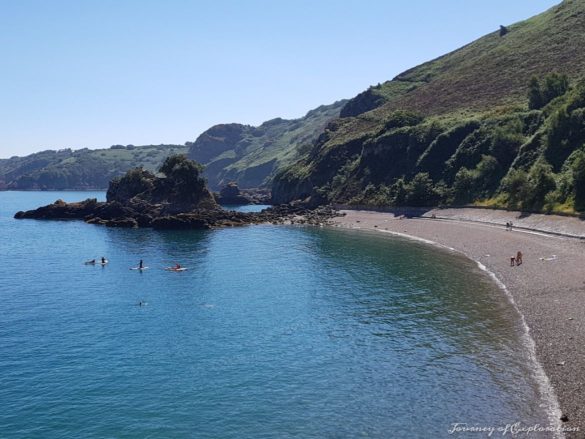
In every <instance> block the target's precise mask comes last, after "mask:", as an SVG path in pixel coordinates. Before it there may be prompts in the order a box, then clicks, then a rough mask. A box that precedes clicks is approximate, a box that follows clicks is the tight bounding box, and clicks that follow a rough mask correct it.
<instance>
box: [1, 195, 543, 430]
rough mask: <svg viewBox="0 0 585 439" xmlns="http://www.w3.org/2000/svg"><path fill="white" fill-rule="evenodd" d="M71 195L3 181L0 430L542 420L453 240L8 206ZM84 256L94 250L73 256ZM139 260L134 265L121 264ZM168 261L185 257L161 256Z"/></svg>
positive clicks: (510, 326)
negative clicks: (134, 222) (135, 224)
mask: <svg viewBox="0 0 585 439" xmlns="http://www.w3.org/2000/svg"><path fill="white" fill-rule="evenodd" d="M88 196H97V197H98V198H101V199H103V198H104V194H103V193H89V194H88V193H76V192H67V193H66V192H64V193H55V192H0V437H3V438H4V437H7V438H82V437H83V438H118V437H120V438H122V437H123V438H288V437H295V438H353V437H368V438H436V437H457V436H450V435H449V434H448V429H449V428H450V426H451V424H452V423H454V422H467V423H469V424H478V425H502V424H506V423H508V422H515V421H522V422H524V423H526V424H530V423H536V422H541V423H545V424H546V407H543V404H542V403H541V399H540V397H539V393H538V386H537V383H536V379H535V377H534V372H533V368H532V367H531V366H530V362H529V361H528V360H527V356H528V354H527V350H526V349H525V348H524V347H523V346H522V344H521V343H520V341H519V340H520V336H521V333H522V328H521V326H520V324H519V323H518V316H517V315H516V314H515V313H514V311H513V310H512V309H511V306H510V305H509V303H508V302H507V300H506V298H505V297H504V295H503V293H501V292H500V291H498V290H497V288H496V287H494V285H493V284H492V283H491V282H490V281H489V280H488V278H487V276H485V275H483V274H482V273H481V272H480V271H479V270H478V269H477V268H476V267H475V265H474V264H473V263H471V262H469V261H466V260H465V259H462V258H461V257H458V256H453V255H450V254H448V253H445V252H442V251H440V250H437V249H434V248H430V247H428V246H424V245H420V244H416V243H411V242H405V241H402V240H397V239H391V238H388V237H381V236H378V235H374V234H372V235H368V234H358V233H350V232H344V231H340V230H330V229H318V228H301V227H283V226H250V227H242V228H234V229H223V230H215V231H176V232H174V231H164V232H162V231H153V230H149V229H143V230H127V229H111V228H106V227H100V226H95V225H87V224H84V223H83V222H75V221H36V220H14V219H12V216H13V215H14V213H15V212H16V211H18V210H24V209H30V208H34V207H37V206H39V205H44V204H47V203H49V202H53V201H55V200H56V199H57V198H63V199H65V200H66V201H76V200H79V199H84V198H86V197H88ZM101 256H105V257H106V258H107V259H109V260H110V263H109V264H108V265H107V266H105V267H101V266H89V265H84V264H83V262H84V261H85V260H87V259H93V258H99V257H101ZM140 259H144V261H145V265H146V266H148V267H149V269H148V270H145V271H144V272H138V271H132V270H129V268H130V267H132V266H136V265H137V263H138V261H139V260H140ZM175 262H179V263H181V264H182V265H184V266H185V267H188V268H189V270H188V271H186V272H182V273H173V272H168V271H164V270H163V268H164V267H166V266H169V265H172V264H174V263H175ZM141 301H143V302H146V305H145V306H138V303H139V302H141ZM459 437H484V436H480V435H477V434H474V435H470V436H464V435H463V436H459ZM531 437H533V436H531Z"/></svg>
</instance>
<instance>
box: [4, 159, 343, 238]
mask: <svg viewBox="0 0 585 439" xmlns="http://www.w3.org/2000/svg"><path fill="white" fill-rule="evenodd" d="M160 171H161V173H163V174H164V175H162V176H155V175H154V174H152V173H151V172H148V171H145V170H143V169H133V170H131V171H128V172H127V173H126V175H125V176H124V177H122V178H120V179H116V180H114V181H112V182H111V183H110V187H109V189H108V192H107V196H106V197H107V201H106V202H98V201H97V200H96V199H95V198H91V199H87V200H85V201H81V202H78V203H66V202H64V201H63V200H57V201H55V202H54V203H53V204H49V205H47V206H43V207H39V208H38V209H35V210H29V211H27V212H22V211H21V212H17V213H16V215H15V216H14V217H15V218H17V219H25V218H34V219H45V220H51V219H83V220H84V221H85V222H87V223H89V224H97V225H105V226H107V227H125V228H136V227H152V228H154V229H210V228H213V227H228V226H240V225H245V224H257V223H267V222H270V223H276V224H279V223H284V222H289V223H293V222H295V221H299V218H302V221H305V222H306V221H312V222H321V221H325V220H327V219H328V218H330V217H331V216H334V211H332V210H329V211H328V210H320V211H310V210H308V209H306V208H305V207H303V206H300V205H297V206H278V207H275V208H273V209H265V210H263V211H261V212H258V213H244V212H235V211H229V210H224V209H222V208H220V207H219V206H218V205H217V204H216V202H215V201H214V199H213V197H212V195H211V193H210V192H209V190H208V189H207V187H206V186H205V182H204V181H203V179H202V178H201V177H200V175H199V173H200V167H199V166H198V165H197V164H196V163H195V162H193V161H191V160H187V159H186V158H184V157H169V158H168V159H167V161H165V163H164V164H163V166H162V167H161V169H160ZM223 195H224V196H226V197H230V196H231V197H232V199H233V198H234V197H244V196H243V195H241V194H240V191H239V189H238V187H237V186H236V185H231V186H228V188H226V190H225V191H223ZM246 197H248V196H246Z"/></svg>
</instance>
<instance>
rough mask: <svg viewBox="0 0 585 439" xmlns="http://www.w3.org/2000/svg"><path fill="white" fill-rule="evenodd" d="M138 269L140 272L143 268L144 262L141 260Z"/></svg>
mask: <svg viewBox="0 0 585 439" xmlns="http://www.w3.org/2000/svg"><path fill="white" fill-rule="evenodd" d="M138 268H140V269H141V270H142V269H143V268H144V261H143V260H142V259H141V260H140V263H139V264H138Z"/></svg>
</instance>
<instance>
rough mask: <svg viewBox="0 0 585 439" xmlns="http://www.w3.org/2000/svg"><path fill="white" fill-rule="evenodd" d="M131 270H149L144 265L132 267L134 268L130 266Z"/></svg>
mask: <svg viewBox="0 0 585 439" xmlns="http://www.w3.org/2000/svg"><path fill="white" fill-rule="evenodd" d="M130 270H138V271H142V270H148V267H142V268H140V267H132V268H130Z"/></svg>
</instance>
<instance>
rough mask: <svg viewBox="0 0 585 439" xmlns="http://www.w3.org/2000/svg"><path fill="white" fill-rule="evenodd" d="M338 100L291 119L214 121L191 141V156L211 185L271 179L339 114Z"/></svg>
mask: <svg viewBox="0 0 585 439" xmlns="http://www.w3.org/2000/svg"><path fill="white" fill-rule="evenodd" d="M344 103H345V102H344V101H339V102H336V103H334V104H331V105H323V106H321V107H318V108H316V109H314V110H311V111H309V112H308V113H307V114H306V115H305V116H304V117H302V118H299V119H293V120H284V119H273V120H271V121H267V122H265V123H263V124H262V125H260V126H258V127H252V126H247V125H238V124H231V125H217V126H215V127H212V128H210V129H209V130H208V131H206V132H205V133H203V134H201V136H199V138H198V139H197V140H196V141H195V142H194V143H193V144H191V149H190V153H189V155H190V157H191V158H193V159H195V160H197V161H199V162H201V163H202V164H204V165H205V167H206V170H205V175H206V177H207V179H208V181H209V184H210V186H211V187H212V188H217V187H219V186H221V185H222V184H225V183H227V182H229V181H236V182H238V184H239V185H240V186H241V187H259V186H266V185H268V184H269V183H270V181H271V178H272V176H273V175H274V173H275V172H276V171H277V170H278V169H280V168H282V167H283V166H286V165H289V164H291V163H293V162H294V161H295V160H297V159H298V158H299V154H301V153H302V152H303V151H307V150H309V149H310V148H311V147H312V145H313V143H314V141H315V139H316V138H317V137H318V136H319V134H320V133H321V132H322V131H323V128H324V127H325V125H326V124H327V123H328V122H329V121H330V120H332V119H334V118H336V117H338V116H339V111H340V110H341V108H342V107H343V105H344Z"/></svg>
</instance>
